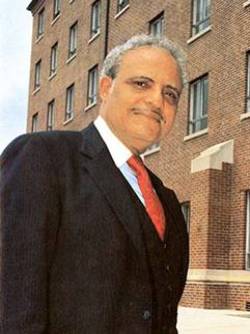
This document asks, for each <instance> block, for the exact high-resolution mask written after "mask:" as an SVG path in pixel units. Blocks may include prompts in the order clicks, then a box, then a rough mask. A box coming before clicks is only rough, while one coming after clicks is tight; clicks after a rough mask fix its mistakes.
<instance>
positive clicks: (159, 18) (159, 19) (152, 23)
mask: <svg viewBox="0 0 250 334" xmlns="http://www.w3.org/2000/svg"><path fill="white" fill-rule="evenodd" d="M159 22H160V26H161V32H160V34H157V33H156V34H155V33H154V32H152V28H154V27H155V26H156V24H157V23H159ZM163 23H164V12H161V13H160V14H159V15H157V16H156V17H154V18H153V19H152V20H151V21H150V22H149V34H150V35H152V36H155V37H162V36H163V28H164V26H163Z"/></svg>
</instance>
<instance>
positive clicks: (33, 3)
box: [26, 0, 38, 11]
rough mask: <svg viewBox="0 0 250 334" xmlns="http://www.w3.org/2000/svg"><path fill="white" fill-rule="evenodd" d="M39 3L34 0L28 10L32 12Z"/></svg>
mask: <svg viewBox="0 0 250 334" xmlns="http://www.w3.org/2000/svg"><path fill="white" fill-rule="evenodd" d="M37 2H38V0H32V1H31V2H30V4H29V5H28V7H27V8H26V9H27V10H29V11H32V9H33V8H34V7H35V5H36V4H37Z"/></svg>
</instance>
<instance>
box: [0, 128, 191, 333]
mask: <svg viewBox="0 0 250 334" xmlns="http://www.w3.org/2000/svg"><path fill="white" fill-rule="evenodd" d="M1 164H2V172H1V188H0V194H1V263H0V264H1V272H0V274H1V279H0V282H1V287H0V288H1V295H0V296H1V297H0V333H1V334H38V333H46V334H47V333H49V334H59V333H60V334H85V333H86V334H111V333H112V334H146V333H148V334H149V333H152V329H151V319H150V317H147V316H145V314H146V315H147V313H145V310H148V309H150V308H151V306H152V287H151V284H150V279H149V271H148V265H147V262H146V255H145V245H144V243H143V240H142V236H141V230H140V224H138V219H139V216H138V212H137V210H136V207H135V206H134V205H133V202H131V194H130V192H129V191H128V189H129V188H128V183H127V181H126V180H125V179H124V177H123V176H122V175H121V173H120V171H119V169H117V168H116V166H115V165H114V163H113V161H112V158H111V156H110V154H109V152H108V150H107V148H106V145H105V144H104V142H103V141H102V139H101V137H100V136H99V134H98V132H97V131H96V129H95V127H94V126H93V125H90V126H89V127H88V128H87V129H85V130H84V131H83V132H63V131H62V132H59V131H58V132H53V133H46V132H44V133H42V132H41V133H36V134H32V135H30V134H29V135H24V136H21V137H19V138H17V139H16V140H15V141H14V142H12V143H11V144H10V145H9V146H8V148H7V149H6V150H5V151H4V153H3V155H2V162H1ZM151 178H152V180H153V183H154V187H155V189H156V190H157V192H158V194H159V196H160V197H161V199H162V201H163V206H164V207H165V208H166V207H167V210H168V212H169V214H170V216H171V219H170V221H171V222H173V223H168V233H169V235H170V234H171V240H168V244H169V245H172V248H171V249H172V251H170V256H169V260H168V261H169V264H171V265H172V267H173V272H172V275H174V276H173V277H174V282H175V283H174V294H173V298H172V300H170V301H169V300H168V301H166V303H169V304H170V306H171V307H172V309H171V312H170V314H169V331H168V333H171V334H172V333H176V329H175V323H176V313H177V303H178V301H179V299H180V297H181V294H182V291H183V287H184V282H185V278H186V272H187V254H188V250H187V234H186V229H185V224H184V220H183V217H182V214H181V211H180V207H179V204H178V201H177V199H176V197H175V195H174V193H173V191H171V190H169V189H166V188H165V187H164V186H163V184H162V183H161V181H160V180H159V179H158V178H157V177H156V176H154V175H153V174H151ZM171 252H172V253H173V254H172V253H171Z"/></svg>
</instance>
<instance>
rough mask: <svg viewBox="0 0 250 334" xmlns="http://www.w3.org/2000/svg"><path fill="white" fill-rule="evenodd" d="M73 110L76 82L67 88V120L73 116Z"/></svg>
mask: <svg viewBox="0 0 250 334" xmlns="http://www.w3.org/2000/svg"><path fill="white" fill-rule="evenodd" d="M73 110H74V84H73V85H71V86H69V87H68V88H67V90H66V108H65V121H67V120H69V119H71V118H73Z"/></svg>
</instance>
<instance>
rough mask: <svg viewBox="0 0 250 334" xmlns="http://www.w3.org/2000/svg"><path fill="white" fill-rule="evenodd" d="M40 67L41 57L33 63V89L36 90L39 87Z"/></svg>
mask: <svg viewBox="0 0 250 334" xmlns="http://www.w3.org/2000/svg"><path fill="white" fill-rule="evenodd" d="M41 68H42V59H39V60H38V61H37V62H36V63H35V76H34V90H37V89H39V88H40V87H41Z"/></svg>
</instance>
